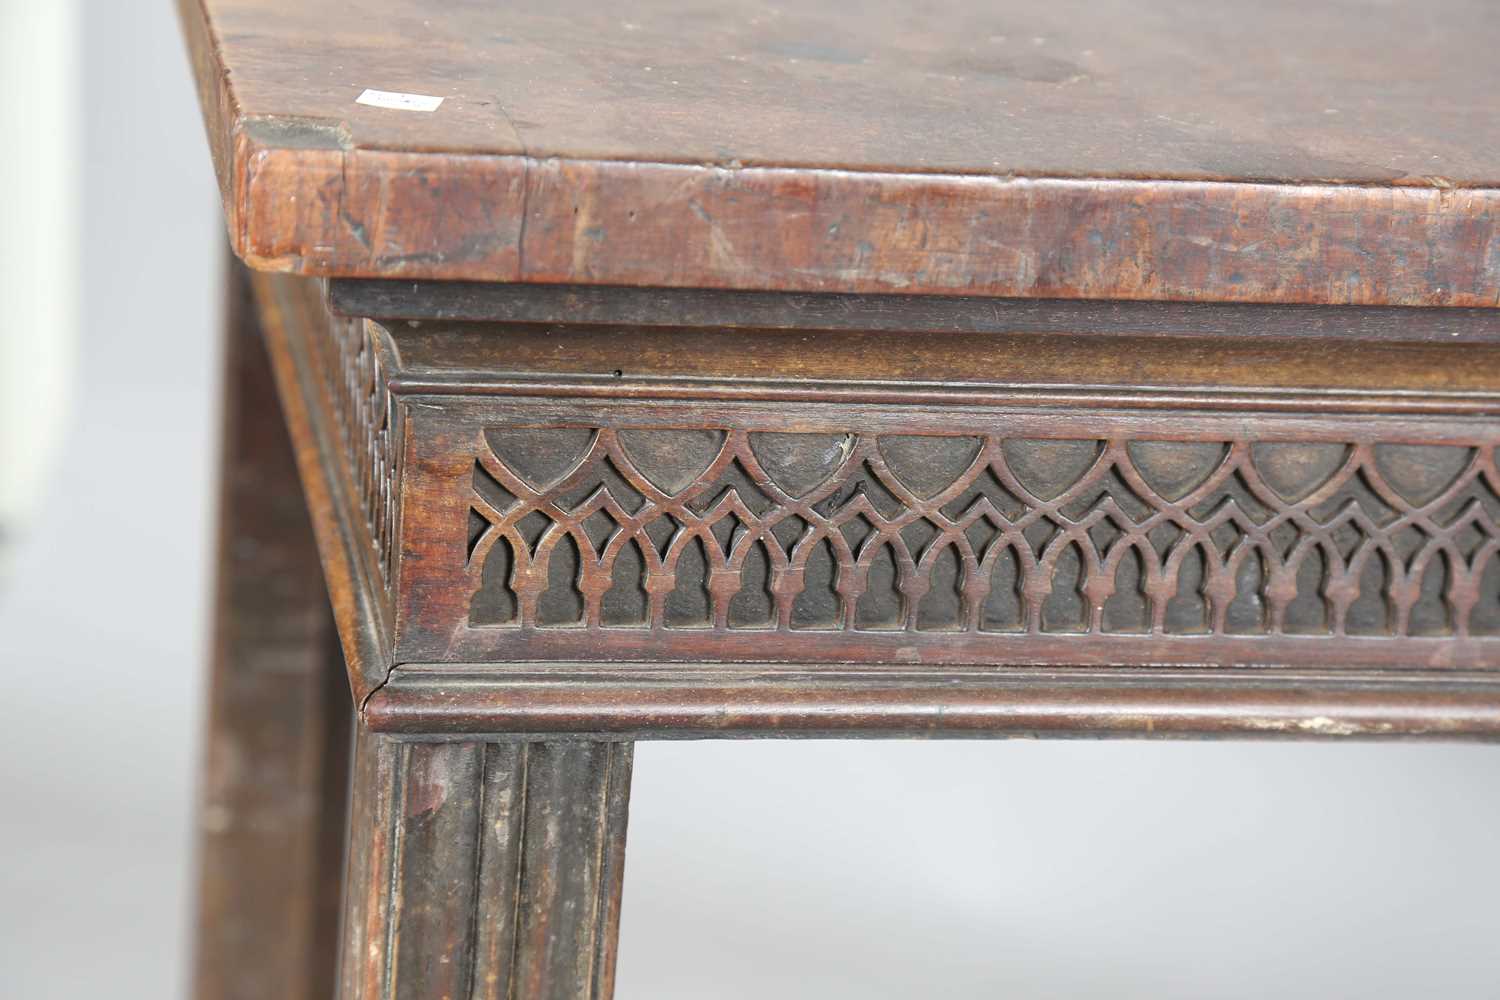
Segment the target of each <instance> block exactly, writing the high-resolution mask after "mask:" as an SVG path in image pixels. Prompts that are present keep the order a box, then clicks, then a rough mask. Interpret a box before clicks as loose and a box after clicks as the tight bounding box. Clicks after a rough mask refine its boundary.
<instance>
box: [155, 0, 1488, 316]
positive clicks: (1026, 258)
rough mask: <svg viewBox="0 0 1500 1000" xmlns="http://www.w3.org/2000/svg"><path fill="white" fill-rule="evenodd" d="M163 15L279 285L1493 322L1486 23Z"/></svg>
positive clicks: (1342, 7) (404, 0)
mask: <svg viewBox="0 0 1500 1000" xmlns="http://www.w3.org/2000/svg"><path fill="white" fill-rule="evenodd" d="M181 5H182V9H183V18H184V23H185V25H186V28H187V32H188V36H189V40H190V46H191V49H192V53H193V58H194V62H195V66H196V69H197V73H198V77H199V81H200V87H201V90H202V94H203V99H204V105H205V116H206V119H207V123H208V130H209V134H210V140H211V144H212V146H213V148H214V153H215V160H216V164H217V167H218V170H219V175H220V180H221V184H222V187H223V190H224V193H225V201H226V211H227V215H228V219H229V223H230V229H231V236H232V239H233V242H234V244H235V247H236V249H237V250H238V251H239V252H240V253H241V254H242V255H243V256H245V257H246V259H247V260H249V261H250V262H251V263H252V264H254V265H256V266H260V267H264V268H269V269H279V270H293V271H301V272H306V273H314V274H330V275H341V276H351V277H422V278H456V279H470V280H490V281H526V282H578V283H593V284H625V285H669V286H680V287H710V288H768V289H791V290H802V291H841V292H893V291H900V292H907V293H934V294H981V295H1003V296H1061V297H1083V298H1146V299H1211V300H1225V301H1246V302H1271V301H1276V302H1325V303H1365V304H1412V305H1415V304H1426V305H1471V306H1472V305H1496V304H1497V303H1500V126H1497V124H1496V115H1495V111H1494V107H1495V105H1494V96H1493V95H1494V94H1495V93H1497V92H1500V58H1496V56H1495V53H1496V52H1497V51H1500V18H1496V17H1494V16H1493V11H1491V10H1490V9H1489V7H1488V4H1487V0H1429V2H1428V3H1425V4H1420V5H1417V4H1409V5H1399V4H1397V5H1392V4H1386V3H1374V2H1357V0H1339V2H1329V3H1309V2H1306V0H1269V2H1265V3H1260V4H1256V5H1254V6H1253V8H1251V7H1244V6H1243V5H1240V4H1237V3H1232V2H1230V0H1158V2H1150V3H1148V2H1098V3H1082V2H1066V0H1052V2H1047V3H1039V2H1034V0H1024V2H1017V3H1008V4H998V3H993V2H984V0H947V2H940V3H913V2H910V0H906V2H890V3H885V2H881V3H872V4H864V5H860V6H859V7H858V13H855V8H853V7H851V6H850V5H848V4H843V3H837V2H834V0H804V2H802V3H799V4H795V5H786V6H775V5H771V4H766V3H761V2H741V3H735V4H715V3H706V2H702V0H698V2H691V0H642V2H635V3H602V2H588V0H550V2H548V3H534V2H523V3H516V4H504V5H501V4H496V3H488V2H485V3H452V2H441V0H343V2H319V3H308V2H304V0H182V4H181ZM367 89H373V90H379V91H387V92H398V93H404V94H414V95H421V96H425V97H431V98H442V102H441V104H440V105H438V106H437V107H436V109H435V110H430V111H429V110H409V109H403V108H391V107H381V106H370V105H368V104H363V103H358V102H357V98H359V97H360V96H361V94H363V93H364V92H365V91H366V90H367ZM429 103H430V102H429Z"/></svg>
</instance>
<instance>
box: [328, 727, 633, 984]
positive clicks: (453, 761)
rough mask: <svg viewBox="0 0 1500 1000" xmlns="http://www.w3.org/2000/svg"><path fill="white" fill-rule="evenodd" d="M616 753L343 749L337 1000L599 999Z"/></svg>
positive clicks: (617, 865)
mask: <svg viewBox="0 0 1500 1000" xmlns="http://www.w3.org/2000/svg"><path fill="white" fill-rule="evenodd" d="M630 765H631V746H630V744H628V743H584V742H557V743H517V742H496V743H484V742H452V743H424V742H397V741H395V740H392V739H390V738H388V737H384V736H381V735H379V734H375V733H372V732H369V731H368V730H365V729H361V731H360V733H359V736H358V743H357V746H356V750H355V765H354V774H355V783H354V796H353V806H352V816H351V820H352V822H351V828H350V852H349V875H348V884H349V886H350V892H349V897H348V903H347V909H346V913H345V924H344V927H345V930H344V942H343V951H342V954H343V960H342V966H341V970H340V990H341V992H340V994H339V996H340V997H342V998H344V1000H377V998H379V1000H386V998H390V1000H404V998H413V1000H418V998H428V997H434V998H435V997H465V998H473V1000H608V998H609V997H610V996H611V995H612V993H613V991H614V961H615V943H616V939H617V935H618V932H619V916H620V889H621V885H622V878H623V874H624V848H625V826H626V818H627V812H628V802H629V795H630Z"/></svg>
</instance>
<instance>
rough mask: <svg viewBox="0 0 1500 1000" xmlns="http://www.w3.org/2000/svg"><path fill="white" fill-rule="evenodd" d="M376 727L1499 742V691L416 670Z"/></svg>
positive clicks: (766, 667) (1437, 685)
mask: <svg viewBox="0 0 1500 1000" xmlns="http://www.w3.org/2000/svg"><path fill="white" fill-rule="evenodd" d="M365 718H366V720H367V721H368V723H369V724H370V725H371V726H372V727H374V728H377V729H380V730H383V731H390V732H409V733H420V734H423V735H424V736H425V737H428V738H431V737H433V736H434V735H437V736H444V737H446V738H448V739H472V738H474V737H473V734H474V733H486V732H493V733H512V734H514V733H526V734H530V735H532V736H536V737H539V738H545V737H547V736H549V735H555V734H573V735H578V734H588V735H593V736H595V737H597V738H601V739H724V738H751V737H766V736H776V737H788V736H794V737H823V738H840V739H849V738H857V737H881V736H890V735H892V734H900V735H905V736H941V737H947V738H952V737H960V738H973V737H980V738H994V737H997V736H998V737H1006V736H1022V737H1047V738H1058V737H1079V736H1084V737H1094V738H1098V737H1109V738H1122V737H1125V738H1157V739H1183V738H1203V737H1224V736H1228V737H1234V738H1237V739H1243V738H1245V737H1255V738H1257V739H1262V738H1268V739H1274V738H1283V739H1299V740H1306V739H1349V738H1357V739H1413V738H1418V739H1441V740H1475V739H1477V740H1494V739H1497V738H1500V679H1497V678H1496V677H1495V676H1494V675H1493V674H1492V673H1475V672H1467V673H1463V672H1457V671H1448V672H1445V673H1443V674H1441V675H1438V676H1434V675H1433V674H1431V673H1422V672H1416V671H1366V672H1360V673H1350V672H1348V671H1327V670H1321V671H1320V670H1287V669H1280V668H1266V667H1259V668H1226V667H1212V668H1207V669H1204V668H1197V669H1185V668H1172V669H1165V670H1164V669H1150V668H1134V669H1131V670H1121V669H1119V668H1109V669H1105V670H1087V669H1079V668H1072V669H1065V670H1058V669H1051V670H1048V669H1043V668H1028V667H972V666H948V667H940V666H930V665H928V666H921V667H897V666H887V667H877V666H856V665H840V666H828V665H826V664H824V665H817V666H811V667H809V666H796V665H787V664H733V665H728V664H722V663H720V664H706V665H705V664H677V665H654V666H653V665H649V664H599V663H545V664H532V663H524V664H520V663H518V664H512V665H509V666H507V667H506V669H505V670H504V671H497V670H494V669H492V668H489V667H486V666H482V665H462V664H459V665H444V664H413V665H410V666H404V667H397V668H396V669H395V670H394V671H392V673H391V679H390V682H389V683H388V684H387V685H386V686H385V687H383V688H381V690H379V691H377V692H376V693H375V694H374V695H373V696H372V697H371V698H370V701H369V703H368V704H367V705H366V707H365Z"/></svg>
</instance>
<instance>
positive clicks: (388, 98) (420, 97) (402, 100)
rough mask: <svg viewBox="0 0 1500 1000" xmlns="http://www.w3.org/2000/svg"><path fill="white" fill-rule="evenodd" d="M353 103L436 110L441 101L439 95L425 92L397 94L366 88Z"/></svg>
mask: <svg viewBox="0 0 1500 1000" xmlns="http://www.w3.org/2000/svg"><path fill="white" fill-rule="evenodd" d="M354 103H355V104H368V105H369V106H370V107H372V108H389V109H391V110H393V111H436V110H437V109H438V105H439V104H442V103H443V99H442V98H441V97H428V96H427V95H426V94H397V93H394V92H392V91H389V90H366V91H365V92H364V93H363V94H360V95H359V96H358V97H356V98H355V99H354Z"/></svg>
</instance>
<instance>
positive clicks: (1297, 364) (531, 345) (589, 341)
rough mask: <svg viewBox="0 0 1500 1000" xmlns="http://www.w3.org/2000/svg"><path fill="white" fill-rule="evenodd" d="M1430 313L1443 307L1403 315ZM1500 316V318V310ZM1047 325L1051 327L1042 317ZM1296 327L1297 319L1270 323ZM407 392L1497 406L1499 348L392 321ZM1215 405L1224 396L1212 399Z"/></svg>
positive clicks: (399, 385)
mask: <svg viewBox="0 0 1500 1000" xmlns="http://www.w3.org/2000/svg"><path fill="white" fill-rule="evenodd" d="M1403 312H1404V313H1405V314H1406V315H1410V316H1419V315H1423V314H1426V313H1429V312H1439V310H1421V311H1418V310H1403ZM1494 315H1495V317H1496V319H1497V320H1500V311H1497V312H1496V313H1495V314H1494ZM1038 325H1041V324H1038ZM1264 329H1266V330H1268V331H1276V332H1277V333H1281V334H1288V333H1290V334H1295V333H1296V332H1297V331H1300V330H1301V329H1303V328H1302V326H1301V325H1300V324H1298V323H1296V322H1295V319H1294V321H1293V322H1289V323H1287V324H1285V325H1280V324H1278V325H1275V326H1269V325H1268V326H1266V327H1265V328H1264ZM367 337H368V339H369V340H371V341H373V342H374V343H376V344H378V345H380V348H379V350H380V351H382V352H384V353H386V354H388V355H390V356H393V357H394V356H395V355H396V354H399V357H400V361H399V364H396V365H394V366H393V367H391V368H389V369H387V370H386V372H385V377H386V379H387V382H388V387H389V388H390V389H392V390H393V391H394V392H395V393H396V394H397V395H398V396H410V395H417V394H432V395H463V396H484V395H500V394H535V395H549V396H550V395H562V396H601V397H604V398H608V399H652V398H687V399H704V398H715V399H718V398H729V397H737V398H747V399H754V398H764V397H768V396H775V397H778V398H785V397H787V396H788V395H794V396H799V397H802V398H803V399H804V400H805V401H808V402H816V401H834V400H837V401H841V402H843V401H854V397H855V395H856V394H863V395H864V396H865V397H871V398H867V399H865V400H864V401H874V400H875V399H881V400H898V399H899V400H902V401H908V402H910V401H917V400H920V401H923V402H930V401H932V400H934V399H942V400H945V401H948V402H957V401H960V400H967V401H973V402H980V401H991V402H996V401H1013V400H1014V399H1016V398H1017V397H1018V396H1024V395H1025V394H1027V393H1033V394H1036V395H1037V397H1038V399H1039V401H1040V400H1041V399H1044V398H1047V397H1052V398H1057V397H1059V396H1063V397H1070V398H1073V399H1078V400H1086V399H1090V398H1093V399H1099V398H1101V397H1102V396H1104V394H1105V390H1109V391H1110V394H1111V395H1112V396H1114V397H1116V398H1125V397H1127V396H1128V397H1130V398H1133V399H1134V400H1135V403H1136V405H1155V403H1153V401H1156V403H1165V404H1166V405H1178V406H1186V405H1188V404H1185V403H1183V402H1181V398H1182V397H1184V396H1192V397H1193V398H1194V400H1195V403H1194V404H1193V405H1194V406H1195V407H1196V406H1203V407H1208V408H1219V409H1222V408H1236V407H1237V408H1240V409H1244V408H1246V406H1247V403H1248V401H1250V400H1252V399H1253V400H1254V403H1253V405H1254V406H1256V407H1278V408H1285V407H1291V408H1293V409H1298V410H1301V411H1302V412H1307V411H1308V410H1309V409H1317V410H1320V411H1327V410H1331V409H1337V408H1354V409H1357V410H1360V411H1362V412H1369V411H1370V410H1372V409H1376V408H1381V407H1384V408H1388V409H1411V408H1417V407H1428V408H1432V409H1434V410H1436V411H1439V412H1444V411H1445V412H1456V411H1459V410H1467V411H1470V412H1490V413H1495V412H1500V393H1497V391H1496V388H1497V386H1500V342H1489V341H1479V342H1473V341H1470V342H1462V341H1458V340H1456V339H1455V338H1453V337H1451V336H1450V337H1448V338H1447V339H1433V340H1431V341H1427V342H1417V343H1404V342H1397V341H1385V340H1381V341H1376V342H1371V343H1364V342H1350V341H1348V340H1339V339H1331V338H1330V339H1306V340H1303V339H1300V338H1298V339H1297V340H1295V342H1294V341H1293V338H1292V337H1290V336H1256V337H1250V338H1241V337H1210V336H1204V335H1198V334H1188V333H1183V334H1181V335H1177V336H1172V337H1159V336H1154V335H1142V334H1139V333H1136V332H1134V331H1133V330H1132V329H1131V328H1130V327H1113V328H1111V330H1110V332H1109V333H1108V334H1106V335H1104V336H1100V335H1094V334H1082V335H1080V334H1074V333H1063V332H1058V333H1048V334H1040V333H1017V334H1013V333H957V332H954V333H945V334H944V335H943V336H942V337H941V338H931V337H920V336H912V335H911V334H909V333H900V332H884V331H882V332H865V331H857V330H838V331H811V332H809V331H805V330H792V329H787V330H761V329H745V328H733V327H730V328H724V327H709V328H701V327H691V328H675V327H641V326H631V327H623V326H613V325H603V324H601V325H595V326H582V327H579V326H573V325H571V324H557V323H549V324H540V323H535V324H481V323H445V322H422V323H390V324H380V325H379V326H377V327H375V329H374V330H373V331H371V332H370V333H368V335H367ZM1215 400H1217V402H1215Z"/></svg>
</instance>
